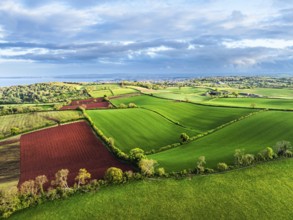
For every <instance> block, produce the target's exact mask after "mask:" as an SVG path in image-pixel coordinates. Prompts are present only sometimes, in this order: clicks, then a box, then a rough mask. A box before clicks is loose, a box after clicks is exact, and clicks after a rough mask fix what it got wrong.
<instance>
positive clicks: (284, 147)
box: [274, 141, 293, 157]
mask: <svg viewBox="0 0 293 220" xmlns="http://www.w3.org/2000/svg"><path fill="white" fill-rule="evenodd" d="M274 148H275V150H276V151H277V154H278V156H284V157H292V154H293V153H292V151H291V149H292V145H291V143H290V142H289V141H279V142H277V143H276V145H275V147H274Z"/></svg>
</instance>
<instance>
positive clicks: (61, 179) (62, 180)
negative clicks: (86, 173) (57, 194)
mask: <svg viewBox="0 0 293 220" xmlns="http://www.w3.org/2000/svg"><path fill="white" fill-rule="evenodd" d="M68 174H69V170H68V169H61V170H59V171H58V172H57V173H55V180H53V181H52V182H51V184H52V185H53V186H57V187H60V188H61V189H63V190H64V189H69V187H68V183H67V178H68Z"/></svg>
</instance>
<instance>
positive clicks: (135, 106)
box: [128, 103, 137, 108]
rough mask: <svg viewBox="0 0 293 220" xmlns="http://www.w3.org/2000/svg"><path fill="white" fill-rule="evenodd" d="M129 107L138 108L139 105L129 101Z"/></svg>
mask: <svg viewBox="0 0 293 220" xmlns="http://www.w3.org/2000/svg"><path fill="white" fill-rule="evenodd" d="M128 108H137V105H136V104H134V103H129V104H128Z"/></svg>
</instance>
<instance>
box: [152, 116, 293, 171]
mask: <svg viewBox="0 0 293 220" xmlns="http://www.w3.org/2000/svg"><path fill="white" fill-rule="evenodd" d="M292 124H293V112H277V111H269V112H261V113H258V114H256V115H254V116H251V117H249V118H246V119H244V120H241V121H238V122H236V123H233V124H232V125H229V126H227V127H225V128H223V129H221V130H218V131H216V132H214V133H212V134H210V135H207V136H205V137H203V138H201V139H198V140H197V141H193V142H190V143H188V144H186V145H182V146H180V147H177V148H174V149H171V150H167V151H164V152H160V153H157V154H154V155H150V157H151V158H152V159H155V160H157V161H158V162H159V164H160V166H162V167H164V168H166V170H168V171H180V170H183V169H187V168H195V164H196V161H197V159H198V157H199V156H205V157H206V161H207V167H210V168H215V166H216V164H217V163H218V162H226V163H228V164H231V163H232V162H233V154H234V151H235V149H242V148H243V149H245V150H246V152H247V153H257V152H259V151H260V150H263V149H265V147H268V146H271V147H272V146H274V145H275V143H276V142H277V141H281V140H287V141H290V142H291V143H293V129H292Z"/></svg>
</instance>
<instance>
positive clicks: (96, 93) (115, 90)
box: [87, 84, 137, 98]
mask: <svg viewBox="0 0 293 220" xmlns="http://www.w3.org/2000/svg"><path fill="white" fill-rule="evenodd" d="M87 91H88V93H89V94H90V95H91V96H92V97H94V98H98V97H104V96H105V95H106V96H109V97H110V96H117V95H123V94H130V93H136V92H137V91H136V90H134V89H132V88H126V87H121V86H120V85H118V84H107V85H106V84H105V85H104V84H101V85H92V86H87Z"/></svg>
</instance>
